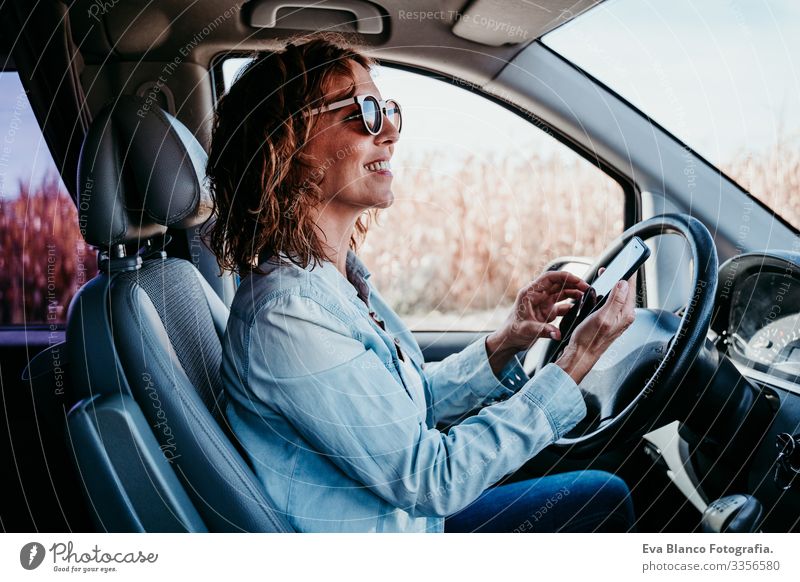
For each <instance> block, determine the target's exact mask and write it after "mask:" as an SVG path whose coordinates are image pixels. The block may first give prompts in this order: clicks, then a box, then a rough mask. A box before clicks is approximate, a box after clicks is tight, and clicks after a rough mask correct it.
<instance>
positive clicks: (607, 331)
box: [556, 270, 636, 384]
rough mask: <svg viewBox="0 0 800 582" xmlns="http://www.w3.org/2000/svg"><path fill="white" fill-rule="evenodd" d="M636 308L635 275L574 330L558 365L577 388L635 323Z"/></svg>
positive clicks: (618, 287) (618, 284) (621, 284)
mask: <svg viewBox="0 0 800 582" xmlns="http://www.w3.org/2000/svg"><path fill="white" fill-rule="evenodd" d="M600 272H602V270H601V271H600ZM635 308H636V275H635V274H634V275H633V276H632V277H631V278H630V279H628V281H620V282H619V283H617V284H616V285H615V286H614V289H613V290H612V291H611V295H610V296H609V297H608V300H607V301H606V302H605V304H604V305H603V307H601V308H600V309H598V310H597V311H595V312H594V313H592V314H591V315H590V316H589V317H587V318H586V319H585V320H584V321H583V322H581V324H580V325H579V326H578V327H576V328H575V331H574V332H572V336H571V338H570V341H569V344H567V347H566V348H564V352H563V353H562V355H561V357H559V358H558V360H556V364H557V365H558V366H560V367H561V368H562V369H563V370H564V371H565V372H566V373H567V374H569V375H570V376H572V379H573V380H575V383H576V384H580V382H581V380H583V378H584V376H586V374H588V373H589V370H591V369H592V366H594V365H595V363H596V362H597V360H599V359H600V356H602V355H603V352H605V351H606V350H607V349H608V347H609V346H610V345H611V344H612V343H613V342H614V340H616V339H617V338H618V337H619V336H620V335H622V332H624V331H625V330H626V329H628V327H629V326H630V325H631V324H632V323H633V320H634V318H635V311H634V309H635Z"/></svg>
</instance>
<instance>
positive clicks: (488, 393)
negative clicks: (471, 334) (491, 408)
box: [424, 336, 530, 425]
mask: <svg viewBox="0 0 800 582" xmlns="http://www.w3.org/2000/svg"><path fill="white" fill-rule="evenodd" d="M487 337H488V336H483V337H481V338H480V339H478V340H476V341H474V342H472V343H471V344H470V345H468V346H467V347H466V348H464V349H463V350H461V351H460V352H458V353H456V354H452V355H450V356H448V357H447V358H445V359H444V360H442V361H440V362H430V363H427V364H425V366H424V370H425V376H426V379H427V381H428V389H429V391H430V394H431V403H430V404H431V406H432V407H433V413H434V418H435V420H436V423H437V424H445V425H450V424H452V423H454V422H457V421H458V420H459V419H460V418H462V417H463V416H464V415H466V414H468V413H470V412H471V411H473V410H475V409H476V408H480V407H482V406H485V405H487V404H494V403H496V402H500V401H503V400H506V399H508V398H510V397H511V396H513V395H514V394H515V393H516V392H517V391H519V390H520V389H521V388H522V387H523V386H524V385H525V384H526V383H527V382H528V381H529V380H530V378H529V377H528V375H527V374H526V373H525V370H524V369H523V367H522V363H521V362H520V360H519V358H518V357H517V355H514V357H513V358H511V360H510V361H509V362H508V364H506V365H505V367H504V368H503V369H502V370H501V371H500V374H499V377H498V376H495V373H494V372H493V371H492V367H491V364H490V363H489V356H488V354H487V352H486V338H487Z"/></svg>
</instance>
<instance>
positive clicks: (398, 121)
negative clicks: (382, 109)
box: [386, 100, 403, 131]
mask: <svg viewBox="0 0 800 582" xmlns="http://www.w3.org/2000/svg"><path fill="white" fill-rule="evenodd" d="M386 117H388V118H389V121H391V122H392V125H394V126H395V127H396V128H397V131H400V128H401V127H402V125H403V116H402V115H401V113H400V105H398V103H397V101H393V100H389V101H387V102H386Z"/></svg>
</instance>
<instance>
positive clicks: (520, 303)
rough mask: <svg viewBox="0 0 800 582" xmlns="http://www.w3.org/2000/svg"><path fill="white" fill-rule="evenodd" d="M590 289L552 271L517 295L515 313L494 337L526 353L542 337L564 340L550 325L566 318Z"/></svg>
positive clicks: (567, 275) (569, 275) (569, 276)
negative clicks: (525, 350) (554, 321)
mask: <svg viewBox="0 0 800 582" xmlns="http://www.w3.org/2000/svg"><path fill="white" fill-rule="evenodd" d="M588 289H589V284H588V283H587V282H586V281H584V280H583V279H581V278H580V277H578V276H577V275H573V274H572V273H568V272H566V271H548V272H546V273H544V274H543V275H540V276H539V277H537V278H536V279H534V280H533V281H531V282H530V283H528V284H527V285H525V286H524V287H523V288H522V289H520V291H519V293H517V298H516V300H515V301H514V309H513V311H512V312H511V314H510V315H509V316H508V319H507V320H506V321H505V323H504V324H503V326H501V327H500V329H498V330H497V331H496V332H495V333H494V334H493V335H495V339H499V340H501V345H502V346H503V347H505V348H511V349H515V350H517V351H518V350H523V349H525V348H528V347H530V345H531V344H532V343H533V342H535V341H536V340H537V339H538V338H540V337H550V338H552V339H554V340H559V339H561V332H560V330H559V329H558V327H557V326H555V325H552V324H551V323H550V322H551V321H553V320H554V319H555V318H556V317H559V316H562V315H565V314H566V313H567V312H568V311H569V310H570V309H571V308H572V303H571V302H569V301H565V300H566V299H575V300H579V299H580V298H581V297H582V296H583V294H584V293H585V292H586V291H587V290H588Z"/></svg>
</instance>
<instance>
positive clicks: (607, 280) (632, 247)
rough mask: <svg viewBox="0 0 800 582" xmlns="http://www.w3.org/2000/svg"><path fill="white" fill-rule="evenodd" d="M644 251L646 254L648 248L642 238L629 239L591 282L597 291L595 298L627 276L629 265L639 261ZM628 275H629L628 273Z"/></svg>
mask: <svg viewBox="0 0 800 582" xmlns="http://www.w3.org/2000/svg"><path fill="white" fill-rule="evenodd" d="M645 253H647V255H649V254H650V253H649V249H647V247H646V246H645V244H644V243H643V242H642V240H641V239H640V238H638V237H634V238H633V239H631V241H630V242H629V243H628V244H627V245H625V247H624V248H623V249H622V250H621V251H620V252H619V253H618V254H617V256H616V257H614V260H613V261H611V264H609V265H608V267H606V270H605V271H603V274H602V275H600V276H599V277H598V278H597V279H596V280H595V281H593V282H592V288H593V289H594V290H595V292H596V293H597V299H598V300H600V299H602V298H603V297H605V296H606V295H608V294H609V293H611V290H612V289H613V288H614V285H616V284H617V281H619V280H620V279H624V278H627V277H626V274H627V273H628V272H629V271H630V269H631V266H633V265H634V264H636V263H637V262H639V261H640V260H641V257H642V255H643V254H645ZM631 274H632V273H631ZM628 277H630V275H628Z"/></svg>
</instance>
